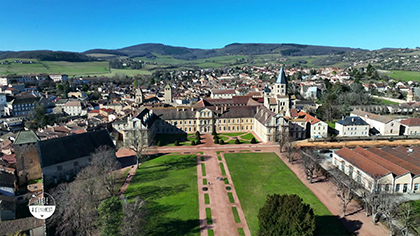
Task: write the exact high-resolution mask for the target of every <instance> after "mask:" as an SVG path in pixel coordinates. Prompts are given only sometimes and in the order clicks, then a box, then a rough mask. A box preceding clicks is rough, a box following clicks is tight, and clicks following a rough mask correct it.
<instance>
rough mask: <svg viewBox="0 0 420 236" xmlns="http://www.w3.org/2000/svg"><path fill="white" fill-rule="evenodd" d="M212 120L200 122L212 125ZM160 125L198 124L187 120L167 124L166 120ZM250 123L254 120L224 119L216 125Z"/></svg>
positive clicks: (160, 122) (161, 121) (217, 121)
mask: <svg viewBox="0 0 420 236" xmlns="http://www.w3.org/2000/svg"><path fill="white" fill-rule="evenodd" d="M211 121H212V120H200V122H199V124H211ZM158 122H159V123H158V124H161V125H195V124H196V120H185V121H182V120H180V121H167V122H165V121H164V120H160V121H158ZM243 122H245V123H248V122H252V119H242V120H241V119H223V120H216V122H215V123H216V124H230V123H232V124H235V123H238V124H240V123H243Z"/></svg>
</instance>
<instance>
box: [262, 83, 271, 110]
mask: <svg viewBox="0 0 420 236" xmlns="http://www.w3.org/2000/svg"><path fill="white" fill-rule="evenodd" d="M263 94H264V106H265V107H267V108H268V109H270V88H269V87H268V84H267V85H265V89H264V92H263Z"/></svg>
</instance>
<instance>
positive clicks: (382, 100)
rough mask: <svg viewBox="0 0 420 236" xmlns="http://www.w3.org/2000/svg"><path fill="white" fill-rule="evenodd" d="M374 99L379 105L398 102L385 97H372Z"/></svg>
mask: <svg viewBox="0 0 420 236" xmlns="http://www.w3.org/2000/svg"><path fill="white" fill-rule="evenodd" d="M373 100H374V101H376V102H377V103H378V104H381V105H396V104H399V103H398V102H393V101H389V100H386V99H381V98H373Z"/></svg>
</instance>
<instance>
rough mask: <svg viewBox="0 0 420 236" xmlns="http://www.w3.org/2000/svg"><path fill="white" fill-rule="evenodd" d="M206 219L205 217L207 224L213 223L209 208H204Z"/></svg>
mask: <svg viewBox="0 0 420 236" xmlns="http://www.w3.org/2000/svg"><path fill="white" fill-rule="evenodd" d="M206 219H207V224H208V225H211V224H213V220H212V218H211V209H210V208H206Z"/></svg>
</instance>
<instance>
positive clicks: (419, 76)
mask: <svg viewBox="0 0 420 236" xmlns="http://www.w3.org/2000/svg"><path fill="white" fill-rule="evenodd" d="M387 75H388V76H390V77H392V78H394V79H397V80H400V79H401V80H402V81H410V80H411V81H420V72H418V71H403V70H393V71H392V73H389V74H387Z"/></svg>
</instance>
